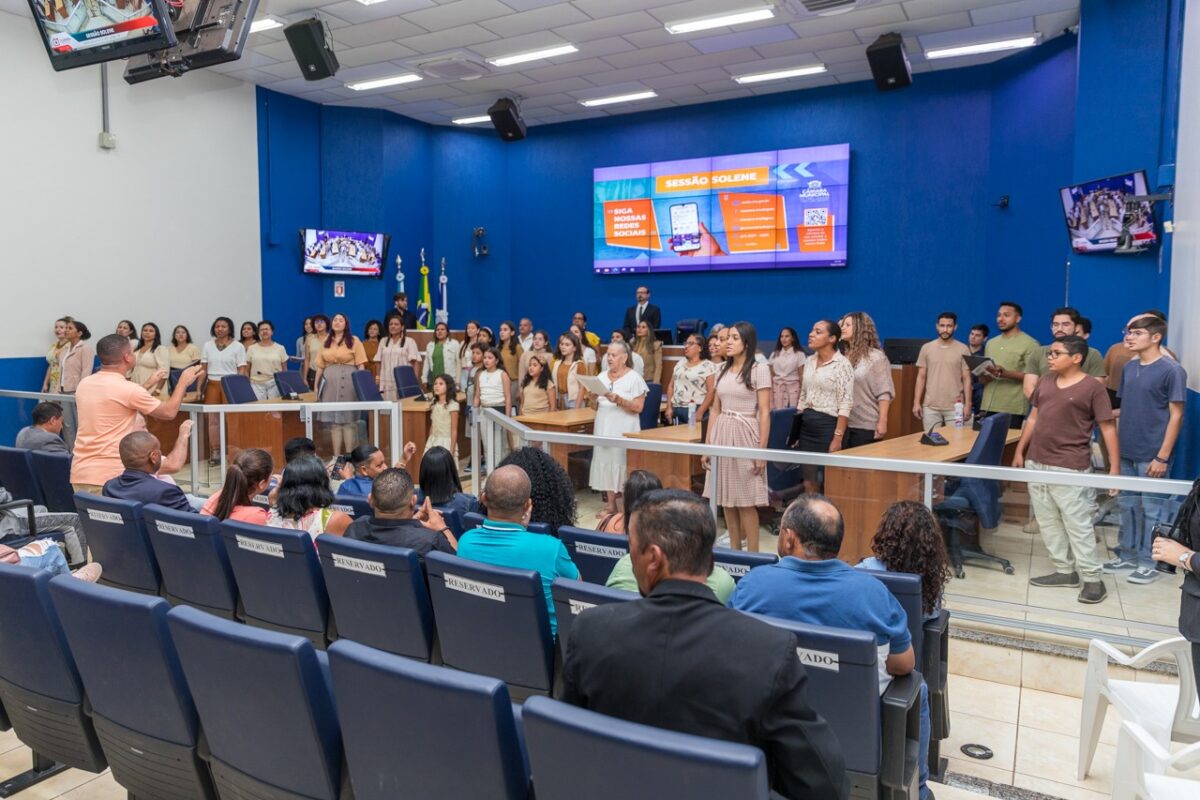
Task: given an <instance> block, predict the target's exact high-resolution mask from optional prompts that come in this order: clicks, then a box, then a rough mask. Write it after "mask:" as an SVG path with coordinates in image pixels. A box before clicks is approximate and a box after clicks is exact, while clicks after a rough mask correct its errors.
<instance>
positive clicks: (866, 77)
mask: <svg viewBox="0 0 1200 800" xmlns="http://www.w3.org/2000/svg"><path fill="white" fill-rule="evenodd" d="M835 80H836V81H837V82H838V83H858V82H859V81H873V80H875V76H873V75H872V74H871V70H869V69H863V70H855V71H854V72H847V73H844V74H841V75H838V76H836V77H835Z"/></svg>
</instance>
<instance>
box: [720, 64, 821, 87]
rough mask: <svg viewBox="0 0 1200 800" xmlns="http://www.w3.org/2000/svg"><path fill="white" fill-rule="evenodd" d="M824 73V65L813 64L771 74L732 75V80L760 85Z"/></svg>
mask: <svg viewBox="0 0 1200 800" xmlns="http://www.w3.org/2000/svg"><path fill="white" fill-rule="evenodd" d="M824 71H825V65H824V64H813V65H812V66H809V67H794V68H792V69H777V70H775V71H773V72H756V73H754V74H753V75H734V76H733V79H734V81H736V82H737V83H762V82H763V81H779V80H783V79H784V78H801V77H803V76H805V75H820V74H821V73H822V72H824Z"/></svg>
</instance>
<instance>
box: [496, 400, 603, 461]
mask: <svg viewBox="0 0 1200 800" xmlns="http://www.w3.org/2000/svg"><path fill="white" fill-rule="evenodd" d="M516 420H517V422H520V423H521V424H522V425H527V426H528V427H530V428H533V429H534V430H535V431H554V432H555V433H591V432H592V426H593V425H594V424H595V422H596V412H595V410H594V409H591V408H568V409H565V410H563V411H541V412H538V413H536V414H522V415H521V416H519V417H517V418H516ZM586 449H588V448H587V446H586V445H578V444H551V445H550V455H551V456H553V457H554V460H555V461H557V462H558V463H559V464H561V465H562V468H563V469H567V468H568V467H567V456H568V455H570V454H571V453H574V452H576V451H577V450H586ZM489 466H490V465H489Z"/></svg>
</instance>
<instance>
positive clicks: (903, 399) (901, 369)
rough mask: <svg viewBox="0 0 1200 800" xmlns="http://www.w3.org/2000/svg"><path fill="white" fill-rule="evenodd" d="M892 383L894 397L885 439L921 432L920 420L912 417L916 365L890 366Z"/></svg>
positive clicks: (915, 390) (915, 388)
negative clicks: (894, 388) (894, 390)
mask: <svg viewBox="0 0 1200 800" xmlns="http://www.w3.org/2000/svg"><path fill="white" fill-rule="evenodd" d="M892 383H893V384H895V386H896V396H895V397H894V398H893V399H892V407H891V409H890V410H889V412H888V435H887V437H886V438H887V439H894V438H896V437H898V436H906V435H908V434H910V433H919V432H920V431H921V420H919V419H917V418H916V417H914V416H913V413H912V406H913V397H914V396H915V395H916V392H917V365H916V364H892Z"/></svg>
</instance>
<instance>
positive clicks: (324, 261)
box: [300, 228, 391, 277]
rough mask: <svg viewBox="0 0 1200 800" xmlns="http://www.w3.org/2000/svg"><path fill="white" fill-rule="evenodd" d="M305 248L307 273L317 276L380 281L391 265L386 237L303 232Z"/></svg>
mask: <svg viewBox="0 0 1200 800" xmlns="http://www.w3.org/2000/svg"><path fill="white" fill-rule="evenodd" d="M300 238H301V239H302V240H303V247H304V271H305V272H307V273H311V274H314V275H343V276H344V275H364V276H367V277H379V275H381V274H383V265H384V264H386V263H387V250H388V243H389V242H390V241H391V237H390V236H388V235H387V234H386V233H360V232H356V231H323V230H319V229H316V228H305V229H304V230H302V231H300Z"/></svg>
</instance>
